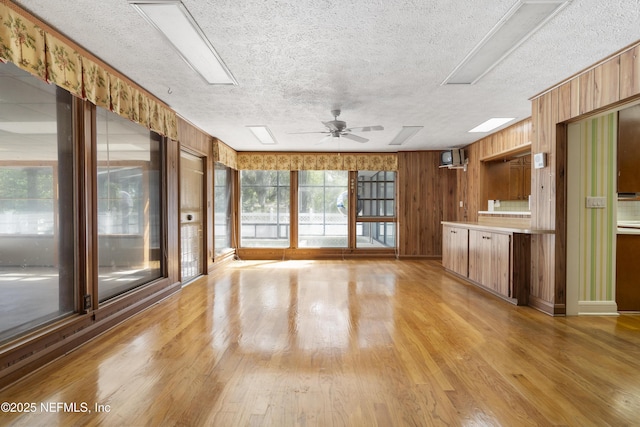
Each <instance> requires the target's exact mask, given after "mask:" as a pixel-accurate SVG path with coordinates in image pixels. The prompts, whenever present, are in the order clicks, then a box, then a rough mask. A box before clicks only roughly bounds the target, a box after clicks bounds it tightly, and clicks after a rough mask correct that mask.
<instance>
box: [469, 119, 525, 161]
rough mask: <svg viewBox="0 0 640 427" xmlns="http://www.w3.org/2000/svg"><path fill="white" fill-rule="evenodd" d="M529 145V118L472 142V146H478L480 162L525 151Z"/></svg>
mask: <svg viewBox="0 0 640 427" xmlns="http://www.w3.org/2000/svg"><path fill="white" fill-rule="evenodd" d="M530 143H531V118H530V117H529V118H526V119H524V120H521V121H519V122H517V123H514V124H513V125H511V126H509V127H507V128H504V129H502V130H501V131H498V132H496V133H493V134H491V135H488V136H487V137H486V138H482V139H480V140H478V141H477V142H474V145H477V146H478V151H479V152H478V157H479V159H480V160H490V159H498V158H500V157H501V156H503V155H507V154H510V153H514V152H516V151H519V150H523V149H526V148H527V146H528V145H529V144H530Z"/></svg>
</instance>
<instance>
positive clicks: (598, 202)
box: [587, 196, 607, 209]
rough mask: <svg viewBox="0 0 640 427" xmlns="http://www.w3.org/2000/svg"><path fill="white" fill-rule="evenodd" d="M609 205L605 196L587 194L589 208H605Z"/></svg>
mask: <svg viewBox="0 0 640 427" xmlns="http://www.w3.org/2000/svg"><path fill="white" fill-rule="evenodd" d="M606 205H607V201H606V199H605V198H604V197H594V196H587V208H592V209H603V208H605V207H606Z"/></svg>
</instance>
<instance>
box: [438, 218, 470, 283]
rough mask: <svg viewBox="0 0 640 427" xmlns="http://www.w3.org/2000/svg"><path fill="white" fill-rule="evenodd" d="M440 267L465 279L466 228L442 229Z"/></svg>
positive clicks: (467, 262)
mask: <svg viewBox="0 0 640 427" xmlns="http://www.w3.org/2000/svg"><path fill="white" fill-rule="evenodd" d="M442 240H443V245H442V265H443V266H444V268H446V269H447V270H451V271H453V272H455V273H458V274H459V275H461V276H464V277H467V275H468V271H469V230H468V229H466V228H458V227H450V226H448V225H445V226H443V228H442Z"/></svg>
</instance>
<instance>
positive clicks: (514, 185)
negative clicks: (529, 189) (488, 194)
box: [509, 160, 524, 200]
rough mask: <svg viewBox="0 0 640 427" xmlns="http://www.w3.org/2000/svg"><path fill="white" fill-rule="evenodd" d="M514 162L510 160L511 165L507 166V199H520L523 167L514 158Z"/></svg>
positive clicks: (522, 184)
mask: <svg viewBox="0 0 640 427" xmlns="http://www.w3.org/2000/svg"><path fill="white" fill-rule="evenodd" d="M514 162H515V164H514ZM514 162H511V167H510V168H509V200H522V190H523V188H524V174H523V170H524V169H523V166H522V165H521V164H520V162H518V161H517V160H514Z"/></svg>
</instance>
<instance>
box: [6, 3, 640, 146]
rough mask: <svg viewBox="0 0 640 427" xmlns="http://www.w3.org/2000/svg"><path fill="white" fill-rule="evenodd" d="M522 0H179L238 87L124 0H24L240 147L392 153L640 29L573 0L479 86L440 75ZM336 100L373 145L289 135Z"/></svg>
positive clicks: (475, 118) (324, 115)
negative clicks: (207, 77)
mask: <svg viewBox="0 0 640 427" xmlns="http://www.w3.org/2000/svg"><path fill="white" fill-rule="evenodd" d="M516 1H517V0H482V1H469V0H436V1H429V0H350V1H335V0H332V1H329V0H298V1H294V0H291V1H277V0H234V1H228V0H183V3H184V4H185V6H186V7H187V9H188V10H189V11H190V12H191V14H192V15H193V17H194V18H195V20H196V21H197V22H198V23H199V24H200V26H201V27H202V29H203V31H204V32H205V34H206V35H207V37H208V38H209V40H210V41H211V43H212V44H213V45H214V46H215V48H216V50H217V51H218V53H219V54H220V56H221V57H222V59H223V60H224V62H225V63H226V64H227V66H228V67H229V69H230V70H231V72H232V73H233V75H234V77H235V78H236V80H237V81H238V83H239V84H238V86H210V85H207V84H206V83H204V81H203V80H202V79H201V77H200V76H199V75H197V74H196V73H195V72H194V71H192V70H191V69H190V68H189V67H188V66H187V65H186V64H185V63H184V62H183V61H182V60H181V59H180V58H179V57H178V55H177V54H176V53H175V52H174V51H173V50H172V48H171V47H170V46H169V45H168V43H167V42H166V41H165V40H164V39H163V38H162V36H161V35H160V34H158V33H157V32H155V30H154V29H153V28H152V27H151V26H150V25H149V24H148V23H147V22H146V21H145V20H144V19H143V18H142V17H141V16H140V15H138V13H137V12H136V11H135V10H134V9H133V8H132V7H131V6H129V4H128V3H127V1H126V0H105V1H99V2H97V1H95V0H65V1H55V2H53V1H50V0H20V1H16V2H15V3H17V4H19V5H21V6H22V7H23V8H25V9H27V10H29V11H31V12H32V13H33V14H35V15H36V16H38V17H40V18H41V19H42V20H44V21H45V22H47V23H49V24H50V25H51V26H53V27H54V28H56V29H57V30H59V31H60V32H61V33H63V34H65V35H66V36H68V37H69V38H70V39H72V40H74V41H75V42H76V43H78V44H79V45H81V46H83V47H84V48H85V49H87V50H89V51H91V52H92V53H94V54H95V55H96V56H98V57H100V58H101V59H102V60H104V61H105V62H106V63H108V64H110V65H111V66H113V67H114V68H116V69H118V70H119V71H120V72H122V73H123V74H125V75H127V76H128V77H130V78H131V79H132V80H133V81H135V82H136V83H138V84H139V85H141V86H142V87H144V88H146V89H147V90H149V91H150V92H152V93H153V94H155V95H156V96H157V97H159V98H160V99H162V100H163V101H165V102H166V103H167V104H168V105H170V106H171V107H172V108H173V109H174V110H175V111H176V112H177V113H178V114H179V115H180V116H182V117H184V118H185V119H186V120H188V121H190V122H191V123H193V124H194V125H196V126H198V127H199V128H201V129H202V130H204V131H205V132H207V133H209V134H211V135H213V136H216V137H218V138H220V139H221V140H222V141H224V142H226V143H227V144H228V145H230V146H231V147H233V148H235V149H236V150H277V151H325V150H326V151H397V150H398V149H401V150H424V149H441V148H447V147H454V146H462V145H466V144H468V143H470V142H473V141H475V140H477V139H479V138H481V137H482V136H483V134H470V133H468V132H467V131H468V130H469V129H471V128H473V127H475V126H476V125H478V124H480V123H481V122H483V121H485V120H486V119H489V118H491V117H515V118H516V119H517V120H520V119H524V118H526V117H528V116H530V115H531V103H530V101H529V98H530V97H531V96H533V95H535V94H537V93H539V92H541V91H543V90H544V89H546V88H548V87H550V86H552V85H554V84H556V83H558V82H559V81H561V80H563V79H565V78H567V77H569V76H571V75H572V74H574V73H576V72H578V71H580V70H581V69H583V68H585V67H588V66H589V65H591V64H593V63H594V62H596V61H598V60H600V59H602V58H604V57H606V56H608V55H610V54H611V53H613V52H615V51H617V50H619V49H621V48H623V47H625V46H627V45H629V44H631V43H633V42H635V41H636V40H638V39H640V2H639V1H638V0H611V1H602V0H573V1H571V2H570V3H569V4H568V6H567V7H565V8H564V9H563V10H562V11H561V12H560V13H559V14H558V15H556V16H555V17H554V18H553V19H552V20H551V21H549V22H548V23H547V24H546V25H545V26H544V27H543V28H541V29H540V30H539V31H537V32H536V33H535V34H533V36H532V37H531V38H530V39H529V40H528V41H526V42H525V43H524V44H522V45H521V46H520V47H519V48H518V49H516V50H515V51H514V52H513V53H512V54H511V55H510V56H509V57H507V58H506V59H505V60H504V61H503V62H502V63H500V64H499V65H498V66H497V67H495V68H494V69H493V70H492V71H491V72H489V73H488V74H487V75H485V76H484V77H483V78H482V79H481V80H480V81H478V82H477V83H476V84H474V85H449V86H446V85H445V86H443V85H441V83H442V82H443V81H444V79H445V78H446V77H447V76H448V75H449V73H450V72H451V71H452V70H453V69H454V68H455V67H456V65H457V64H458V63H459V62H460V61H461V60H462V59H463V58H464V57H465V56H466V55H467V54H468V53H469V51H470V50H471V49H472V48H473V47H474V46H475V45H476V44H477V43H478V42H479V41H480V40H481V39H482V38H483V37H484V36H485V35H486V34H487V32H489V31H490V30H491V29H492V28H493V27H494V25H496V23H497V22H498V21H499V20H500V19H501V18H502V17H503V16H504V14H505V13H506V12H507V11H508V10H509V9H510V8H511V7H512V6H513V5H514V4H515V3H516ZM334 108H340V109H342V115H341V116H340V119H342V120H345V121H346V122H347V124H348V126H350V127H359V126H368V125H382V126H384V128H385V130H384V131H380V132H369V133H366V134H364V133H363V134H360V135H362V136H366V137H367V138H371V140H370V141H369V142H368V143H366V144H359V143H357V142H353V141H349V140H346V139H344V138H340V139H338V140H332V141H330V142H329V143H325V144H323V145H316V142H317V141H319V140H320V139H321V138H322V135H315V134H306V135H292V133H294V132H304V131H323V130H324V126H323V125H322V123H321V121H328V120H332V119H333V118H332V116H331V113H330V111H331V110H332V109H334ZM247 125H267V126H268V127H269V128H270V129H271V131H272V133H273V134H274V136H275V138H276V140H277V141H278V144H277V145H275V146H264V145H262V144H260V143H259V142H257V140H255V139H254V137H253V135H252V134H251V133H250V132H249V131H248V129H247V128H246V126H247ZM416 125H417V126H424V129H423V130H422V131H420V132H419V133H418V134H417V135H416V136H415V137H414V138H412V139H411V140H410V141H409V142H407V143H405V144H404V145H402V146H400V147H397V146H390V145H389V142H390V141H391V140H392V139H393V137H394V136H395V135H396V134H397V133H398V132H399V131H400V129H401V128H402V126H416Z"/></svg>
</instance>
